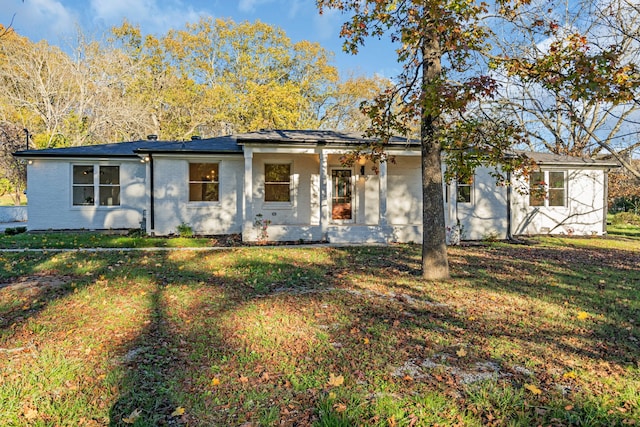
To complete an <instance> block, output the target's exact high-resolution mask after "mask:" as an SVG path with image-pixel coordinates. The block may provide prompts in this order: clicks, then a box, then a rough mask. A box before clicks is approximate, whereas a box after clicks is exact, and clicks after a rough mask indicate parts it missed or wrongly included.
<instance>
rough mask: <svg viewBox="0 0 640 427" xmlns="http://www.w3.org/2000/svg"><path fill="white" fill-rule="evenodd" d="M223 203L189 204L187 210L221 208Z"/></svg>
mask: <svg viewBox="0 0 640 427" xmlns="http://www.w3.org/2000/svg"><path fill="white" fill-rule="evenodd" d="M221 204H222V203H220V201H217V202H187V208H189V209H197V208H208V207H211V206H220V205H221Z"/></svg>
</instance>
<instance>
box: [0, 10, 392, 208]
mask: <svg viewBox="0 0 640 427" xmlns="http://www.w3.org/2000/svg"><path fill="white" fill-rule="evenodd" d="M0 34H2V36H1V37H0V87H2V88H3V90H2V91H0V122H1V123H2V124H1V125H0V127H1V129H0V134H1V135H2V144H3V151H2V155H3V160H2V165H1V166H0V168H1V169H0V170H3V171H4V180H3V181H2V182H3V186H2V187H1V188H0V192H7V191H9V192H11V193H12V194H14V196H15V197H14V199H15V201H16V203H18V202H19V198H20V194H21V192H22V190H23V189H24V188H23V187H24V179H22V178H21V179H18V177H19V176H22V175H23V168H19V167H18V166H19V165H18V164H17V163H16V162H14V161H13V159H12V158H11V156H10V153H11V152H12V151H15V150H17V149H23V148H24V147H25V144H26V136H25V134H24V132H23V131H22V129H28V130H29V132H30V134H31V140H30V142H31V148H53V147H67V146H78V145H90V144H101V143H108V142H118V141H129V140H136V139H142V138H145V137H146V135H149V134H155V135H159V137H160V138H161V139H165V140H185V139H189V138H190V137H191V136H194V135H197V136H201V137H213V136H219V135H225V134H231V133H236V132H245V131H253V130H257V129H261V128H282V129H284V128H291V129H303V128H304V129H319V128H326V129H341V130H354V131H355V130H364V129H366V128H367V127H368V125H369V119H368V118H367V117H366V116H365V115H363V114H362V113H361V112H360V109H359V106H360V103H361V102H362V101H364V100H365V99H370V98H372V97H373V96H375V94H377V93H378V92H380V91H381V90H382V89H383V88H384V87H385V86H386V85H388V81H386V80H384V79H382V78H377V77H364V76H350V77H347V78H343V79H341V78H340V76H339V73H338V70H337V68H336V67H335V66H334V65H332V53H331V52H329V51H327V50H325V49H324V48H323V47H322V46H320V45H319V44H318V43H311V42H308V41H301V42H298V43H293V42H292V41H291V40H290V39H289V38H288V37H287V35H286V34H285V33H284V31H283V30H281V29H279V28H277V27H274V26H271V25H268V24H265V23H263V22H260V21H256V22H241V23H236V22H234V21H232V20H230V19H216V20H213V19H211V18H202V19H201V20H200V21H198V22H196V23H188V24H186V25H185V28H184V29H183V30H170V31H168V32H167V33H166V34H164V35H162V36H154V35H149V34H143V33H142V32H141V30H140V28H139V27H138V26H136V25H133V24H131V23H129V22H127V21H124V22H123V23H122V25H120V26H118V27H114V28H112V29H111V31H110V32H109V33H108V34H106V35H104V36H103V37H102V38H101V39H100V40H95V39H91V38H89V37H88V36H87V35H86V34H83V33H82V32H78V34H77V37H76V39H75V40H73V41H70V42H69V44H68V46H67V49H65V50H62V49H61V48H59V47H57V46H52V45H50V44H48V43H47V42H46V41H40V42H37V43H33V42H31V41H30V40H29V39H27V38H25V37H22V36H20V35H19V34H17V33H16V32H14V31H13V30H12V29H11V28H4V27H0ZM21 174H22V175H21Z"/></svg>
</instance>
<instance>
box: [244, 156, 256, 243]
mask: <svg viewBox="0 0 640 427" xmlns="http://www.w3.org/2000/svg"><path fill="white" fill-rule="evenodd" d="M242 222H243V227H242V240H243V241H253V240H254V239H255V236H254V235H253V149H252V148H250V147H247V146H245V147H244V203H243V204H242Z"/></svg>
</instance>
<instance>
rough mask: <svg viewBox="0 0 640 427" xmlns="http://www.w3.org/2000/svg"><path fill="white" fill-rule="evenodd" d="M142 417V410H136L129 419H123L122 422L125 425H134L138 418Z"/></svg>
mask: <svg viewBox="0 0 640 427" xmlns="http://www.w3.org/2000/svg"><path fill="white" fill-rule="evenodd" d="M140 415H142V410H141V409H135V410H134V411H133V412H132V413H131V414H129V416H128V417H126V418H123V419H122V422H123V423H125V424H134V423H135V422H136V420H137V419H138V418H140Z"/></svg>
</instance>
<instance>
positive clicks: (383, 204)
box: [378, 162, 388, 227]
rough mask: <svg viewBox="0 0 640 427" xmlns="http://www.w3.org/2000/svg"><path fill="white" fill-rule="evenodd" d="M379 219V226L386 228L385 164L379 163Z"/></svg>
mask: <svg viewBox="0 0 640 427" xmlns="http://www.w3.org/2000/svg"><path fill="white" fill-rule="evenodd" d="M379 173H380V177H379V178H380V195H379V197H380V219H379V222H378V224H379V226H380V227H386V226H387V195H388V194H387V162H380V171H379Z"/></svg>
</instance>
